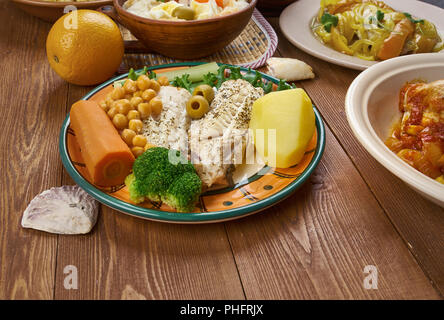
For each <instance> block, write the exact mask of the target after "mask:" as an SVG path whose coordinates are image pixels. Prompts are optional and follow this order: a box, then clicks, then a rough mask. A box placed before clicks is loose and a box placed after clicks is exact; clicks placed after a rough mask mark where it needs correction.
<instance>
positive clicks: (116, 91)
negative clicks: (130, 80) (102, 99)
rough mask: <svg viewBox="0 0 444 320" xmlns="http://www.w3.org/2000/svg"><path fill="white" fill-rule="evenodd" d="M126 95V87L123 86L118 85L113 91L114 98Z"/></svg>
mask: <svg viewBox="0 0 444 320" xmlns="http://www.w3.org/2000/svg"><path fill="white" fill-rule="evenodd" d="M124 96H125V89H123V88H122V87H116V88H114V89H113V91H112V92H111V98H112V99H113V100H119V99H122V98H123V97H124Z"/></svg>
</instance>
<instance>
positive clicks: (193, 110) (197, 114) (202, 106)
mask: <svg viewBox="0 0 444 320" xmlns="http://www.w3.org/2000/svg"><path fill="white" fill-rule="evenodd" d="M208 110H210V104H209V103H208V101H207V99H205V98H204V97H202V96H192V97H191V98H190V100H188V102H187V113H188V115H189V116H190V117H191V118H192V119H200V118H202V117H203V116H204V114H205V113H207V112H208Z"/></svg>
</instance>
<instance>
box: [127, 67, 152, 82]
mask: <svg viewBox="0 0 444 320" xmlns="http://www.w3.org/2000/svg"><path fill="white" fill-rule="evenodd" d="M147 73H148V67H146V66H145V67H143V69H142V70H140V71H134V69H133V68H131V69H130V70H129V73H128V78H129V79H131V80H134V81H136V80H137V78H138V77H139V76H141V75H143V74H147Z"/></svg>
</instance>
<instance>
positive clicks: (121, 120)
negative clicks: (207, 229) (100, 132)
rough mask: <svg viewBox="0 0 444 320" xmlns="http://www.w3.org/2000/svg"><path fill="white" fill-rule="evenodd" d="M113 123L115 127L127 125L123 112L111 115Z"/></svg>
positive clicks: (123, 127) (119, 127) (122, 127)
mask: <svg viewBox="0 0 444 320" xmlns="http://www.w3.org/2000/svg"><path fill="white" fill-rule="evenodd" d="M113 123H114V126H115V127H116V128H117V129H125V128H126V126H127V125H128V119H127V117H126V116H124V115H123V114H121V113H118V114H116V115H115V116H114V117H113Z"/></svg>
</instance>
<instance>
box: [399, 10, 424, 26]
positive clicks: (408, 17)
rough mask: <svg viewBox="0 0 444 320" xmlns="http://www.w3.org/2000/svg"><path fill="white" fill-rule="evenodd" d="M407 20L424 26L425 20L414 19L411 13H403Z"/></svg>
mask: <svg viewBox="0 0 444 320" xmlns="http://www.w3.org/2000/svg"><path fill="white" fill-rule="evenodd" d="M403 14H404V15H405V17H406V18H407V19H409V20H410V21H411V22H412V23H420V24H424V19H417V20H416V19H413V17H412V15H411V14H410V13H407V12H404V13H403Z"/></svg>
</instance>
